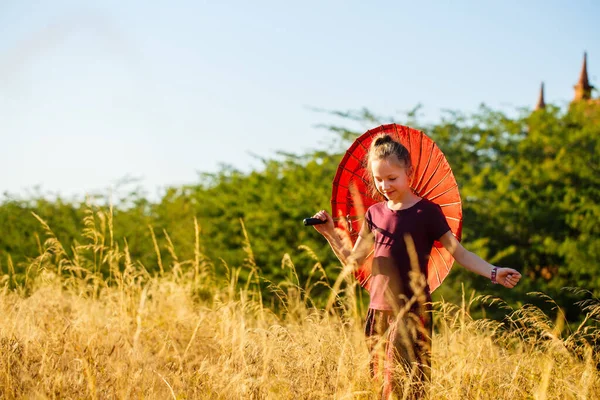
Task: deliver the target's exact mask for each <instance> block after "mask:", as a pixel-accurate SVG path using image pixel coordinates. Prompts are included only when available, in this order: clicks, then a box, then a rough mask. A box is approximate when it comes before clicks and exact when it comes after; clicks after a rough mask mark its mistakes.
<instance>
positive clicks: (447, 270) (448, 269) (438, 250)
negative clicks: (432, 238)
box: [434, 247, 450, 283]
mask: <svg viewBox="0 0 600 400" xmlns="http://www.w3.org/2000/svg"><path fill="white" fill-rule="evenodd" d="M434 249H435V251H437V252H438V254H439V255H440V258H441V259H442V261H443V262H444V265H445V266H446V272H450V267H449V266H448V263H447V262H446V260H445V259H444V256H443V255H442V252H441V251H440V249H438V248H437V247H434ZM440 283H442V281H440Z"/></svg>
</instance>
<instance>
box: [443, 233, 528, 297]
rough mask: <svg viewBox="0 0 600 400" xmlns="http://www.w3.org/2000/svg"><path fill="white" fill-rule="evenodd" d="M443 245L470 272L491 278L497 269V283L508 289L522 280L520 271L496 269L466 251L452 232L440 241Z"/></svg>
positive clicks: (444, 235)
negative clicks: (493, 270)
mask: <svg viewBox="0 0 600 400" xmlns="http://www.w3.org/2000/svg"><path fill="white" fill-rule="evenodd" d="M439 240H440V242H441V243H442V245H443V246H444V248H445V249H446V250H448V252H449V253H450V254H452V256H453V257H454V259H455V260H456V261H457V262H458V263H459V264H460V265H462V266H463V267H465V268H466V269H468V270H469V271H472V272H475V273H477V274H479V275H482V276H485V277H486V278H490V279H491V276H492V269H493V268H497V272H496V281H497V282H498V283H499V284H501V285H502V286H505V287H507V288H513V287H515V285H516V284H517V283H518V282H519V279H521V274H520V273H519V271H517V270H515V269H512V268H499V267H495V266H493V265H492V264H490V263H488V262H487V261H485V260H483V259H482V258H481V257H479V256H478V255H477V254H474V253H472V252H470V251H468V250H467V249H465V248H464V247H463V246H462V244H460V242H459V241H458V240H457V239H456V238H455V237H454V235H453V234H452V232H451V231H448V232H446V233H445V234H443V235H442V237H441V238H440V239H439Z"/></svg>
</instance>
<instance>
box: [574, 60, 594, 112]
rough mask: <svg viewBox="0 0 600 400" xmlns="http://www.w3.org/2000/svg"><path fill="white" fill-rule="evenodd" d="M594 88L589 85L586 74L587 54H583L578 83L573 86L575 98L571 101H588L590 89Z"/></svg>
mask: <svg viewBox="0 0 600 400" xmlns="http://www.w3.org/2000/svg"><path fill="white" fill-rule="evenodd" d="M593 88H594V87H593V86H592V85H590V81H589V80H588V73H587V52H584V53H583V66H582V67H581V73H580V74H579V81H578V82H577V84H576V85H575V86H574V89H575V98H574V99H573V101H579V100H589V99H591V98H592V89H593Z"/></svg>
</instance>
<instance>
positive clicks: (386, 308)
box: [314, 134, 521, 398]
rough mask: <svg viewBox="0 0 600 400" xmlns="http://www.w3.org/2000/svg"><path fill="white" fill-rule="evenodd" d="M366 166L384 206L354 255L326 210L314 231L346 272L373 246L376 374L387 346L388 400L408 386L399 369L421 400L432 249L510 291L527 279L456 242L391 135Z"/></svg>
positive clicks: (368, 329) (369, 331)
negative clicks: (416, 188)
mask: <svg viewBox="0 0 600 400" xmlns="http://www.w3.org/2000/svg"><path fill="white" fill-rule="evenodd" d="M366 161H367V168H366V169H367V171H370V173H371V178H372V181H373V185H374V188H375V189H376V190H377V191H378V192H379V193H381V194H382V195H383V196H384V197H385V199H386V201H382V202H380V203H377V204H374V205H372V206H371V207H369V209H368V210H367V212H366V214H365V222H364V223H363V225H362V229H361V231H360V233H359V236H358V238H357V240H356V243H355V244H354V247H353V248H350V246H349V245H348V244H347V243H348V241H345V240H343V238H342V237H340V236H339V235H338V233H337V232H336V231H335V228H334V224H333V219H332V217H331V216H330V214H329V213H327V212H326V211H325V210H321V211H319V212H318V213H316V214H315V216H314V217H315V218H319V219H321V220H322V221H325V223H324V224H322V225H315V229H316V230H317V231H319V233H321V234H322V235H323V236H324V237H325V238H326V239H327V241H328V242H329V244H330V245H331V248H332V250H333V251H334V253H335V254H336V256H337V257H338V258H339V260H340V261H341V263H342V264H343V265H346V266H348V265H351V266H354V267H356V266H359V265H362V264H363V262H364V261H365V259H366V258H367V256H368V254H369V253H370V252H371V250H372V249H373V242H374V257H373V263H372V272H371V287H370V291H369V295H370V303H369V310H368V313H367V319H366V326H365V334H366V336H367V344H368V346H369V350H370V353H371V372H372V373H373V374H374V375H377V373H378V372H379V368H378V366H379V362H378V359H377V357H376V354H375V353H376V351H375V350H376V345H377V344H378V343H383V345H384V353H383V356H384V365H383V373H384V376H383V398H388V397H389V395H390V394H391V393H392V392H394V393H396V394H397V395H399V397H400V398H402V392H403V388H402V387H401V386H403V385H401V382H400V380H398V377H397V373H395V372H394V370H395V369H397V368H396V366H402V367H403V369H404V370H405V371H406V372H407V373H408V376H409V379H408V382H409V383H408V385H406V387H407V388H408V391H409V393H404V395H406V397H405V398H422V397H423V396H425V391H426V386H427V382H428V381H429V377H430V369H431V361H430V352H431V336H432V335H431V333H432V324H431V316H430V313H429V311H430V303H431V295H430V292H429V288H428V286H427V283H426V282H427V279H426V274H427V264H428V259H429V254H430V252H431V248H432V246H433V242H434V241H436V240H437V241H439V242H441V243H442V245H443V246H444V247H445V248H446V249H447V250H448V251H449V252H450V253H451V254H452V255H453V256H454V258H455V259H456V261H457V262H458V263H459V264H461V265H463V266H464V267H465V268H467V269H468V270H470V271H473V272H475V273H477V274H479V275H483V276H485V277H487V278H490V279H491V280H492V282H494V283H499V284H501V285H503V286H505V287H507V288H513V287H514V286H515V285H516V284H517V283H518V282H519V279H520V278H521V274H520V273H519V272H518V271H516V270H514V269H511V268H499V267H495V266H493V265H491V264H489V263H488V262H486V261H484V260H482V259H481V258H480V257H478V256H477V255H475V254H473V253H471V252H469V251H467V250H466V249H465V248H464V247H463V246H462V245H461V244H460V243H459V242H458V240H457V239H456V238H455V237H454V235H453V234H452V232H451V231H450V227H449V226H448V224H447V222H446V218H445V217H444V215H443V213H442V210H441V208H440V207H439V206H438V205H437V204H434V203H432V202H430V201H428V200H426V199H423V198H421V197H419V196H417V195H416V194H415V193H414V192H413V191H412V190H411V188H410V182H411V177H412V173H413V168H412V166H411V163H410V155H409V153H408V150H407V149H406V147H404V146H403V145H402V144H400V143H398V142H396V141H394V140H393V139H392V138H391V137H390V136H389V135H387V134H382V135H379V136H377V137H376V138H375V139H374V140H373V142H372V144H371V148H370V149H369V152H368V154H367V160H366ZM381 339H383V340H381Z"/></svg>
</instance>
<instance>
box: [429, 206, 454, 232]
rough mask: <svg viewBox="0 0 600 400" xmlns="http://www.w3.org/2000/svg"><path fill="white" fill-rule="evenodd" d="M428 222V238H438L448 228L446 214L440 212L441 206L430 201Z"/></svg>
mask: <svg viewBox="0 0 600 400" xmlns="http://www.w3.org/2000/svg"><path fill="white" fill-rule="evenodd" d="M428 222H429V223H428V226H429V229H428V230H429V234H430V238H431V239H433V240H440V238H441V237H442V236H444V234H445V233H446V232H448V231H449V230H450V226H449V225H448V221H446V216H445V215H444V213H443V212H442V208H441V207H440V206H439V205H437V204H434V203H432V207H431V213H430V215H429V221H428Z"/></svg>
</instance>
